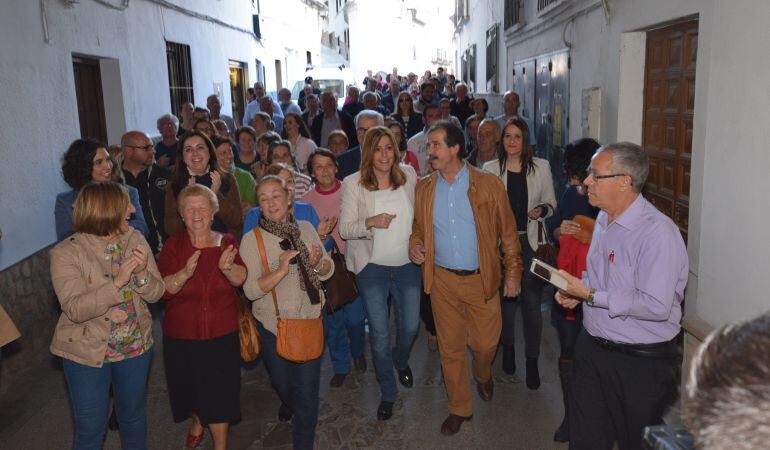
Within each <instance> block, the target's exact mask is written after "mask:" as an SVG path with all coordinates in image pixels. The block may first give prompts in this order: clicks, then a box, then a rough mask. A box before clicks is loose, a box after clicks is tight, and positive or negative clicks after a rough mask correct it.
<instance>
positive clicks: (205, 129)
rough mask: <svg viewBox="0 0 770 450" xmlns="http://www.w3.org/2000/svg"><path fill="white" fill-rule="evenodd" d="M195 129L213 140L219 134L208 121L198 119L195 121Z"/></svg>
mask: <svg viewBox="0 0 770 450" xmlns="http://www.w3.org/2000/svg"><path fill="white" fill-rule="evenodd" d="M194 129H195V130H197V131H200V132H201V133H203V134H205V135H206V136H208V137H209V139H211V138H212V137H214V135H215V134H217V129H216V127H214V124H213V123H212V122H211V121H210V120H208V119H198V120H196V121H195V125H194Z"/></svg>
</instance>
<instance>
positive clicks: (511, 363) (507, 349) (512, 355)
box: [503, 345, 516, 375]
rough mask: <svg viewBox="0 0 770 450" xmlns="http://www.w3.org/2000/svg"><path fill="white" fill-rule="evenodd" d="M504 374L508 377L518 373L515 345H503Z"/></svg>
mask: <svg viewBox="0 0 770 450" xmlns="http://www.w3.org/2000/svg"><path fill="white" fill-rule="evenodd" d="M503 372H505V373H506V374H508V375H513V374H514V373H516V351H515V349H514V348H513V345H503Z"/></svg>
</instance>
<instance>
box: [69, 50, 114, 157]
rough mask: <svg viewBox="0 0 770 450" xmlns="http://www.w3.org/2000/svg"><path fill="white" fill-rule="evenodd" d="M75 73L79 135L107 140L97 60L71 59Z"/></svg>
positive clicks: (102, 140)
mask: <svg viewBox="0 0 770 450" xmlns="http://www.w3.org/2000/svg"><path fill="white" fill-rule="evenodd" d="M72 66H73V73H74V75H75V77H74V78H75V97H76V98H77V103H78V119H79V121H80V137H82V138H93V139H97V140H99V141H101V142H104V143H106V142H107V125H106V122H105V120H104V98H103V97H102V76H101V71H100V69H99V61H98V60H96V59H88V58H80V57H77V58H73V59H72Z"/></svg>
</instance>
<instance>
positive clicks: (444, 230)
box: [433, 164, 479, 270]
mask: <svg viewBox="0 0 770 450" xmlns="http://www.w3.org/2000/svg"><path fill="white" fill-rule="evenodd" d="M469 176H470V173H469V171H468V166H467V165H466V164H463V168H462V169H461V170H460V172H458V174H457V176H456V177H455V182H454V183H449V182H447V181H446V180H444V178H443V177H442V176H441V173H439V174H438V177H437V182H436V193H435V196H434V198H433V236H434V249H435V259H434V262H435V263H436V264H437V265H439V266H441V267H446V268H448V269H460V270H475V269H478V268H479V254H478V240H477V238H476V219H475V218H474V217H473V209H471V201H470V199H469V198H468V186H469V184H468V183H469Z"/></svg>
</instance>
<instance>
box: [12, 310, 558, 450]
mask: <svg viewBox="0 0 770 450" xmlns="http://www.w3.org/2000/svg"><path fill="white" fill-rule="evenodd" d="M548 316H549V311H548V310H546V311H544V313H543V318H544V327H543V345H542V354H541V358H540V372H541V377H542V386H541V387H540V389H539V390H537V391H531V390H529V389H527V388H526V386H525V385H524V383H523V382H522V378H520V377H523V375H524V374H523V370H522V373H518V372H517V374H516V375H514V376H512V377H511V376H507V375H505V374H503V372H502V369H501V368H500V358H498V360H497V361H496V362H495V365H494V368H493V373H494V375H495V395H494V399H493V400H492V402H490V403H485V402H482V401H480V400H479V399H478V397H477V396H476V394H475V393H474V408H475V410H474V417H473V420H471V421H470V422H468V423H466V424H465V425H463V427H462V429H461V431H460V433H458V434H457V435H455V436H453V437H444V436H442V435H441V434H440V433H439V427H440V425H441V422H442V421H443V420H444V418H445V417H446V414H447V412H446V395H445V393H444V389H443V386H442V382H441V371H440V369H439V358H438V353H433V352H430V351H429V350H428V347H427V342H426V338H425V335H426V333H425V332H424V330H420V334H419V337H418V339H417V342H416V343H415V346H414V350H413V352H412V357H411V360H410V364H411V367H412V370H413V372H414V375H415V386H414V388H412V389H404V388H402V387H400V386H399V387H400V398H399V400H398V402H397V403H396V406H395V408H394V414H393V418H392V419H390V420H389V421H385V422H380V421H378V420H377V419H376V416H375V410H376V408H377V405H378V403H379V389H378V386H377V380H376V379H375V374H374V368H373V366H372V362H371V359H370V356H369V349H368V345H367V350H366V355H367V359H368V366H369V367H368V369H367V371H366V372H365V373H363V374H357V373H355V372H353V373H351V375H350V376H348V378H347V379H346V380H345V384H344V386H342V387H341V388H337V389H332V388H329V380H330V378H331V376H332V375H333V373H332V368H331V362H330V361H329V358H328V353H327V354H324V363H323V368H322V375H321V407H320V417H319V423H318V428H317V433H316V434H317V446H318V448H321V449H352V448H383V449H384V448H387V449H433V448H454V449H458V448H485V449H491V448H506V449H551V448H554V449H556V448H566V445H559V444H556V443H555V442H553V440H552V435H553V430H554V429H555V428H556V426H557V425H558V423H559V421H560V420H561V414H562V406H561V389H560V385H559V379H558V374H557V370H556V359H557V357H558V342H557V340H556V334H555V332H554V330H553V328H552V327H551V326H550V324H549V323H548V322H549V321H548ZM156 322H157V321H156ZM155 328H156V329H155V336H156V337H157V336H160V327H159V324H158V323H156V327H155ZM156 342H157V344H156V347H155V353H154V356H153V365H152V368H151V373H150V380H149V386H148V392H147V416H148V445H149V448H150V449H181V448H183V447H184V439H185V436H186V432H187V427H188V423H179V424H175V423H174V422H173V421H172V419H171V411H170V408H169V402H168V394H167V391H166V380H165V375H164V371H163V363H162V353H161V352H162V349H161V348H160V345H159V343H160V339H157V340H156ZM519 344H520V343H517V366H518V367H520V368H523V366H524V358H523V349H521V348H520V347H519ZM53 361H54V358H52V364H51V365H50V367H49V368H47V369H45V370H41V371H39V372H35V373H31V374H29V376H28V377H26V378H25V379H24V380H23V381H21V382H18V383H16V385H14V386H10V388H9V389H8V394H7V395H6V396H5V397H4V398H2V399H0V442H2V445H1V447H2V448H3V449H9V450H16V449H19V450H21V449H24V450H37V449H41V450H42V449H66V448H70V446H71V442H72V424H71V418H70V409H69V401H68V399H67V390H66V385H65V382H64V376H63V373H62V371H61V369H60V368H58V367H56V366H55V363H54V362H53ZM520 370H521V369H520ZM474 391H475V390H474ZM241 399H242V400H241V408H242V416H243V420H242V422H241V423H239V424H237V425H236V426H234V427H232V428H231V432H230V448H231V449H235V450H238V449H266V448H270V449H289V448H291V428H290V425H288V424H284V423H280V422H278V420H277V411H278V406H279V401H278V397H277V395H276V394H275V393H274V391H273V390H272V388H271V387H270V381H269V379H268V376H267V372H266V371H265V369H264V365H263V364H261V363H258V364H256V366H255V367H252V368H249V369H248V370H247V371H246V372H245V373H244V375H243V377H242V390H241ZM211 444H212V443H211V439H210V436H207V438H206V440H205V441H204V443H203V445H202V448H203V449H210V448H212V445H211ZM104 448H105V449H108V450H112V449H119V448H120V439H119V435H118V433H117V432H115V431H110V432H108V434H107V439H106V444H105V447H104Z"/></svg>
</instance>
